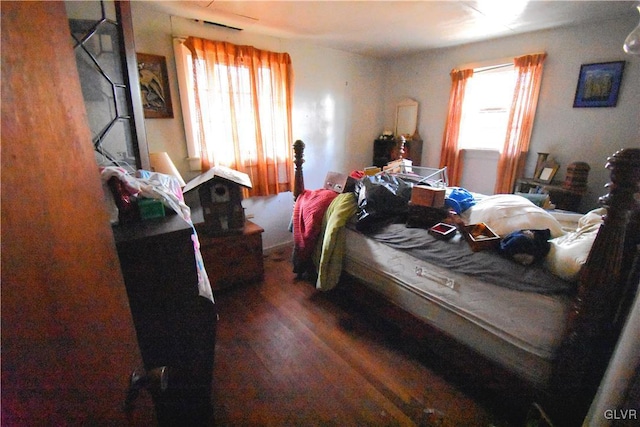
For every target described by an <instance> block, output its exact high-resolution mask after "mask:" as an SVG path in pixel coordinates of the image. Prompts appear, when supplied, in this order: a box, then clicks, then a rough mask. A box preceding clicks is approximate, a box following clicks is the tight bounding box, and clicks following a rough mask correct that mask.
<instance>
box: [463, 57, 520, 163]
mask: <svg viewBox="0 0 640 427" xmlns="http://www.w3.org/2000/svg"><path fill="white" fill-rule="evenodd" d="M515 77H516V75H515V71H514V66H513V64H508V65H503V66H497V67H491V68H489V69H485V70H482V69H475V70H474V72H473V77H471V78H470V79H469V81H468V83H467V87H466V91H465V95H464V101H463V103H462V118H461V121H460V136H459V141H458V144H459V145H458V147H459V148H460V149H488V150H496V151H500V152H501V151H502V149H503V147H504V142H505V138H506V136H507V124H508V121H509V113H510V110H511V104H512V103H513V91H514V88H515Z"/></svg>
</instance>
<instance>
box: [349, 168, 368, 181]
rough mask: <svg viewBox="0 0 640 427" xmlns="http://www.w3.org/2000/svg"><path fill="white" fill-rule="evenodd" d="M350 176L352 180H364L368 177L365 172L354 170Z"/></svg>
mask: <svg viewBox="0 0 640 427" xmlns="http://www.w3.org/2000/svg"><path fill="white" fill-rule="evenodd" d="M349 176H350V177H351V178H354V179H362V178H364V177H365V176H366V175H365V173H364V171H360V170H352V171H351V173H350V174H349Z"/></svg>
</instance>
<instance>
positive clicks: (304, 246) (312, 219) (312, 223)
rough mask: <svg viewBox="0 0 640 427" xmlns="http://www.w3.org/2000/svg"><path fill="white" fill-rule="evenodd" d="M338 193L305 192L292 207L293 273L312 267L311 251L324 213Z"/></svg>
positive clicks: (329, 191)
mask: <svg viewBox="0 0 640 427" xmlns="http://www.w3.org/2000/svg"><path fill="white" fill-rule="evenodd" d="M337 195H338V193H336V192H335V191H333V190H325V189H323V188H322V189H319V190H305V191H304V192H303V193H302V194H300V195H299V196H298V198H297V199H296V203H295V205H294V207H293V244H294V245H293V272H294V273H298V274H302V273H304V272H305V271H306V270H307V269H308V268H309V267H310V266H311V265H312V258H311V257H312V255H313V250H314V248H315V246H316V241H317V240H318V236H319V235H320V231H321V230H322V218H323V216H324V213H325V211H326V210H327V208H328V207H329V205H330V204H331V202H332V201H333V199H335V198H336V196H337Z"/></svg>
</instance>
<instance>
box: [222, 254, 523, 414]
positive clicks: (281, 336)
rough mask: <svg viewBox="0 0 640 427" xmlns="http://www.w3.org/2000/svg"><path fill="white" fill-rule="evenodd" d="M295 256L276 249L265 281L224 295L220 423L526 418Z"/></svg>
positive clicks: (520, 408) (516, 406) (519, 407)
mask: <svg viewBox="0 0 640 427" xmlns="http://www.w3.org/2000/svg"><path fill="white" fill-rule="evenodd" d="M289 259H290V254H289V252H288V251H281V252H275V253H272V254H270V255H269V256H268V257H265V269H266V274H265V280H264V281H262V282H260V283H254V284H247V285H240V286H235V287H232V288H228V289H225V290H222V291H218V292H217V293H216V294H215V298H216V305H217V307H218V312H219V316H220V319H219V322H218V326H217V339H216V354H215V362H214V381H213V405H214V417H215V422H216V425H221V426H223V425H230V426H231V425H233V426H236V425H260V426H283V425H292V426H293V425H295V426H297V425H304V426H356V425H357V426H395V425H398V426H405V425H418V426H496V427H500V426H512V425H518V424H519V421H520V420H521V417H522V416H523V411H524V410H525V406H524V405H521V402H522V399H515V401H514V400H513V399H509V398H508V397H513V396H509V394H513V390H511V391H509V390H507V391H506V392H505V390H495V387H484V386H483V384H481V383H477V384H474V383H470V382H469V381H473V380H470V379H469V377H468V375H466V374H465V373H460V372H458V371H455V372H452V371H454V370H455V368H451V364H448V363H447V360H443V359H442V356H436V355H435V353H433V352H431V351H430V350H429V345H428V343H427V345H425V343H424V340H417V339H416V341H415V342H414V341H412V338H411V336H409V335H406V334H403V333H401V332H400V331H399V330H398V329H397V327H396V326H394V325H391V324H389V323H388V322H385V321H384V320H382V319H379V318H376V317H374V316H371V315H367V313H366V312H363V311H362V310H361V309H359V308H356V307H354V306H353V304H352V302H350V301H349V299H348V298H347V297H346V296H345V295H343V294H342V293H341V292H340V291H335V292H334V291H331V292H327V293H325V292H319V291H316V290H315V288H314V287H313V286H312V285H311V284H310V283H309V282H306V281H303V280H296V278H295V275H294V274H293V272H292V268H291V263H290V261H289ZM452 357H455V353H453V354H452ZM501 392H504V393H505V394H502V395H501V394H500V393H501ZM515 393H516V394H517V393H518V391H516V392H515ZM514 402H515V403H514Z"/></svg>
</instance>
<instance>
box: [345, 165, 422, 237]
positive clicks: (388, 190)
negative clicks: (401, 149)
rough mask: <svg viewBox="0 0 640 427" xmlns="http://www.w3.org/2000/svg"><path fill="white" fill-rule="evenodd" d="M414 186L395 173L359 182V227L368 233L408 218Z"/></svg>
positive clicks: (375, 176)
mask: <svg viewBox="0 0 640 427" xmlns="http://www.w3.org/2000/svg"><path fill="white" fill-rule="evenodd" d="M412 187H413V185H412V184H411V183H408V182H406V181H404V180H402V179H401V178H398V177H397V176H395V175H391V174H388V173H380V174H376V175H373V176H366V177H364V178H362V179H361V180H360V181H358V182H357V184H356V189H355V193H356V195H357V197H358V213H357V222H356V229H358V230H359V231H364V232H366V231H367V230H370V229H372V228H374V227H375V226H376V225H380V224H386V223H389V222H393V221H401V222H404V221H405V220H406V215H407V209H408V206H409V201H410V200H411V189H412Z"/></svg>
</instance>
